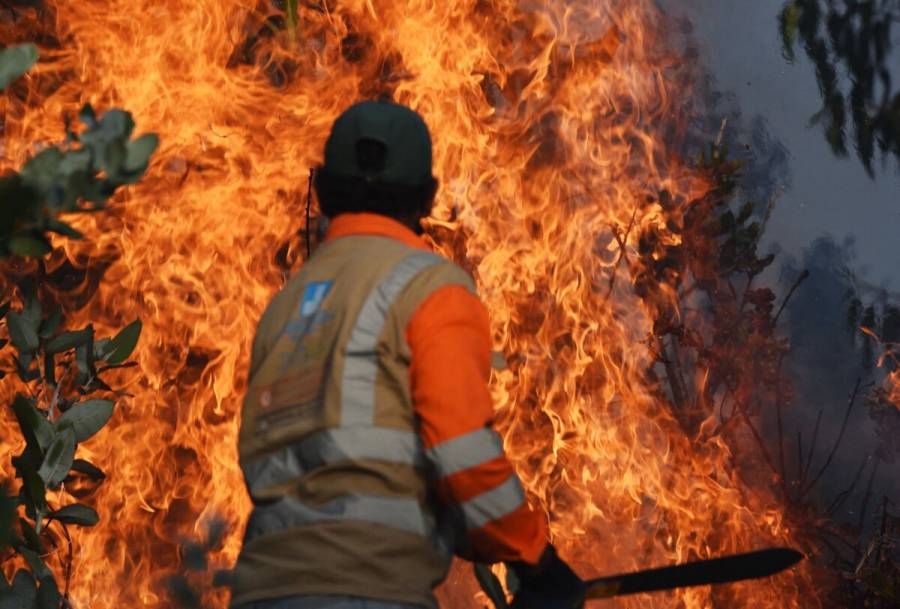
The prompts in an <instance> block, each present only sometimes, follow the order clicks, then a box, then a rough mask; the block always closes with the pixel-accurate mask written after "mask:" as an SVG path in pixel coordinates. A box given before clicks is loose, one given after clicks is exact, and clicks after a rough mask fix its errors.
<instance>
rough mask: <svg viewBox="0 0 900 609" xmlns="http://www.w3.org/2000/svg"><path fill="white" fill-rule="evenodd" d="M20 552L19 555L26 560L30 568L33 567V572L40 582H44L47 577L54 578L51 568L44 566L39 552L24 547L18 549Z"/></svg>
mask: <svg viewBox="0 0 900 609" xmlns="http://www.w3.org/2000/svg"><path fill="white" fill-rule="evenodd" d="M18 550H19V554H21V555H22V556H23V557H24V558H25V561H26V562H27V563H28V566H29V567H31V572H32V573H34V574H35V575H36V576H37V578H38V579H39V580H43V579H44V578H47V577H53V574H52V573H51V572H50V569H49V567H47V565H45V564H44V561H43V560H42V559H41V557H40V556H39V555H38V553H37V552H35V551H33V550H29V549H28V548H22V547H20V548H18Z"/></svg>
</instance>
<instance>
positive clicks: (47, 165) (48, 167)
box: [19, 147, 66, 194]
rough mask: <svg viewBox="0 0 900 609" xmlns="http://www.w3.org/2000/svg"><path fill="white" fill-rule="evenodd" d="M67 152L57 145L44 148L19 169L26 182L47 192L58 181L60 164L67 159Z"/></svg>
mask: <svg viewBox="0 0 900 609" xmlns="http://www.w3.org/2000/svg"><path fill="white" fill-rule="evenodd" d="M65 156H66V155H65V153H64V152H63V151H62V150H60V149H59V148H56V147H50V148H44V149H43V150H41V151H40V152H38V153H37V154H36V155H34V156H33V157H31V158H30V159H28V161H26V163H25V165H24V166H23V167H22V169H21V171H19V175H20V176H21V177H22V179H23V180H24V181H25V183H26V184H29V185H31V186H34V187H36V188H37V189H38V190H39V191H40V192H43V193H45V194H46V193H47V192H48V191H49V190H50V189H51V188H52V187H53V185H54V184H55V183H56V177H57V175H58V174H59V166H60V164H62V162H63V159H65Z"/></svg>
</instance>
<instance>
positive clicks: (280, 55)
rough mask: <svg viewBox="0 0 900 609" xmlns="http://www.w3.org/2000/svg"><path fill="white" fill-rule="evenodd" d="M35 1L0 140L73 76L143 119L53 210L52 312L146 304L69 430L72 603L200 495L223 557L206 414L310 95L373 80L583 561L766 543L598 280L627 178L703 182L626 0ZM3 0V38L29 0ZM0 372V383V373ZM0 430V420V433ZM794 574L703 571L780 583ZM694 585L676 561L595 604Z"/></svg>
mask: <svg viewBox="0 0 900 609" xmlns="http://www.w3.org/2000/svg"><path fill="white" fill-rule="evenodd" d="M47 4H48V5H49V6H50V7H51V11H50V15H51V16H50V17H47V16H45V17H44V18H43V19H44V20H45V21H46V20H48V19H49V20H50V21H51V25H50V26H49V27H50V29H51V30H52V31H53V32H55V38H56V40H58V44H57V43H56V42H55V40H54V38H53V37H48V36H44V37H41V38H40V39H39V40H40V41H41V42H42V44H43V50H42V57H43V60H42V63H41V64H40V66H39V69H38V70H37V72H36V75H34V76H32V77H30V80H29V81H28V82H29V86H30V87H31V93H30V94H29V95H28V97H27V99H26V100H25V103H22V101H21V100H16V98H10V99H3V100H2V101H0V104H2V108H3V111H4V113H5V116H6V127H5V142H4V144H5V152H4V154H5V158H4V159H2V168H8V167H14V166H18V165H20V164H21V163H22V162H23V160H24V159H25V158H26V157H27V156H28V154H29V153H30V152H31V150H30V148H29V143H30V142H35V141H58V140H60V139H61V138H62V135H63V133H62V128H63V127H62V122H61V120H60V117H61V116H62V115H63V114H64V113H70V114H71V113H73V112H74V111H76V110H77V108H78V107H79V106H80V105H81V104H82V103H83V102H86V101H90V102H91V103H93V104H94V106H95V107H97V108H98V109H103V108H106V107H110V106H112V105H116V106H121V107H124V108H127V109H128V110H130V111H131V112H133V113H134V115H135V119H136V121H137V124H138V126H139V129H140V130H141V131H155V132H157V133H159V135H160V138H161V142H162V145H161V149H160V152H159V153H158V154H157V157H156V162H155V163H154V165H153V167H152V168H151V171H150V175H149V176H148V178H147V179H146V180H145V181H144V182H143V183H142V184H141V185H139V186H138V187H136V188H133V189H131V190H130V191H129V192H128V193H127V195H126V196H125V197H124V200H122V201H120V202H119V203H118V204H117V205H116V206H115V208H116V210H115V211H113V212H111V213H107V214H101V215H97V216H95V217H94V216H92V217H84V218H80V219H78V220H77V226H78V228H79V229H81V230H82V231H84V232H85V233H87V234H88V236H89V239H88V242H87V244H77V243H63V244H62V245H63V247H64V248H65V256H66V257H68V258H69V259H70V260H72V261H73V262H75V264H76V266H78V267H82V266H84V265H85V264H86V263H87V261H88V258H90V257H94V258H95V261H96V260H97V259H102V260H104V261H105V264H108V265H109V266H108V269H107V271H106V274H105V276H104V280H103V285H102V286H101V288H100V290H99V292H98V294H97V295H96V297H95V298H94V300H92V301H91V304H90V305H89V306H87V307H86V308H84V309H82V310H80V311H77V312H75V311H73V312H71V313H72V315H71V319H72V323H73V324H77V323H84V322H86V321H89V320H90V321H94V322H95V325H96V326H97V330H98V332H99V333H109V332H110V331H112V330H113V329H117V328H118V327H120V326H121V325H122V324H123V322H127V321H130V320H131V319H132V318H134V317H135V316H139V317H141V318H142V319H143V320H144V323H145V326H144V335H143V339H142V341H141V344H140V345H139V347H138V350H137V352H136V354H135V359H136V360H137V361H138V362H139V363H140V368H139V370H128V371H125V372H124V373H123V374H122V378H123V379H126V380H131V382H132V384H131V385H130V386H128V387H127V389H128V391H130V392H131V393H133V394H134V396H135V397H134V398H131V399H127V400H123V401H122V402H121V403H120V404H119V406H118V411H117V414H116V416H115V417H114V420H113V422H112V423H111V424H110V428H109V429H108V430H107V431H105V432H103V433H102V434H101V435H100V436H98V437H97V438H96V439H95V440H93V441H92V442H90V443H88V445H87V446H86V447H85V449H84V451H85V457H86V458H89V459H90V460H91V461H92V462H95V463H98V464H100V465H102V466H103V468H104V469H105V470H106V471H107V472H109V473H110V474H111V475H110V479H109V480H108V481H107V482H106V484H105V485H104V486H103V487H102V489H101V490H100V491H99V492H98V494H97V495H96V496H95V497H94V500H95V502H96V505H97V506H98V509H99V511H100V513H101V515H102V517H103V521H102V522H101V524H100V525H99V526H98V527H96V528H95V529H92V530H88V531H86V532H84V533H80V534H79V535H78V537H77V539H76V542H77V552H78V555H77V558H76V563H75V564H76V569H75V572H74V576H73V593H74V601H75V606H76V607H88V606H90V607H92V608H95V609H105V608H107V607H110V608H111V607H120V606H141V607H149V608H153V607H164V606H169V605H170V601H169V600H168V599H167V598H166V596H165V594H164V592H162V590H164V588H163V586H161V585H160V581H161V579H162V578H163V577H164V576H165V575H166V574H167V573H169V572H171V571H172V570H173V569H174V568H175V565H176V563H177V551H176V545H177V543H178V542H179V541H180V539H181V538H183V537H185V536H190V535H193V534H195V533H196V532H197V531H199V530H200V529H201V528H202V523H203V521H204V519H206V518H208V517H211V516H213V515H215V514H221V515H224V516H225V517H226V518H227V519H228V520H229V521H230V522H231V523H232V524H233V525H234V529H235V530H233V533H232V535H231V536H230V537H229V538H228V541H227V543H226V544H225V547H224V548H223V549H222V550H221V552H220V553H219V554H218V556H217V558H219V559H221V561H222V563H223V564H230V563H231V562H232V561H233V560H234V558H235V557H236V555H237V551H238V549H239V544H240V530H239V529H240V528H241V526H242V525H243V521H244V518H245V517H246V515H247V513H248V511H249V501H248V500H247V498H246V496H245V493H244V491H243V482H242V480H241V477H240V474H239V471H238V469H237V460H236V450H235V447H236V422H235V415H236V412H237V410H238V408H239V405H240V400H241V398H242V395H243V391H244V387H245V374H246V365H247V360H248V354H249V343H250V340H251V338H252V334H253V331H254V329H255V323H256V320H257V319H258V317H259V315H260V314H261V312H262V309H263V307H264V306H265V305H266V303H267V302H268V300H269V298H270V297H271V296H272V294H273V293H274V292H275V291H276V290H277V289H278V287H279V286H280V284H281V281H282V279H283V276H284V273H286V272H290V270H292V269H296V267H297V265H298V264H299V263H300V255H301V254H300V252H301V251H302V241H300V240H299V239H298V237H297V233H298V230H300V229H302V227H303V202H304V200H305V190H306V176H307V168H308V167H310V166H311V165H314V164H315V163H316V162H317V161H318V160H319V155H320V151H321V149H322V144H323V142H324V138H325V137H326V135H327V131H328V128H329V126H330V123H331V121H332V120H333V119H334V117H335V116H336V115H337V114H338V113H339V112H340V111H341V110H342V109H343V108H344V107H346V106H347V105H348V104H349V103H350V102H351V101H352V100H355V99H358V98H360V97H372V96H377V95H380V94H389V95H392V96H393V98H394V99H396V100H397V101H400V102H403V103H407V104H409V105H410V106H412V107H413V108H416V109H417V110H418V111H420V112H421V113H422V114H423V115H424V116H425V118H426V120H427V121H428V123H429V125H430V126H431V127H432V130H433V133H434V140H435V145H436V151H435V162H436V168H435V172H436V174H437V176H438V177H439V178H440V179H441V180H442V189H441V191H440V194H439V202H438V209H437V211H436V213H435V220H434V221H433V225H432V226H431V229H432V234H433V235H434V237H435V241H436V244H437V246H438V247H439V248H440V249H441V250H442V251H443V252H444V253H446V254H448V255H451V256H453V257H454V258H456V259H457V260H460V261H462V262H463V263H464V264H465V265H466V266H467V267H468V268H470V269H472V271H473V272H474V273H475V275H476V276H477V279H478V282H479V285H480V286H481V292H482V295H483V297H484V298H485V300H486V302H487V303H488V305H489V308H490V310H491V313H492V316H493V324H494V326H493V328H494V335H495V342H496V348H497V349H499V350H502V351H503V352H504V353H505V354H506V356H507V359H508V360H509V367H508V369H506V370H504V371H501V372H498V373H497V375H496V377H495V382H494V385H493V388H494V395H495V398H496V403H497V410H498V420H499V423H500V425H501V427H502V430H503V432H504V434H505V437H506V442H507V447H508V449H509V452H510V454H511V458H512V459H513V461H514V462H515V464H516V466H517V467H518V469H519V471H520V473H521V475H522V478H523V480H524V482H525V484H526V486H527V487H528V488H529V489H530V490H531V491H532V492H533V493H534V495H533V498H534V500H535V501H537V502H540V503H541V505H543V507H544V508H545V509H546V510H547V511H548V513H549V514H550V515H551V522H552V530H553V533H554V537H555V541H556V543H557V544H558V545H559V546H560V548H561V550H562V553H563V554H564V555H565V556H567V557H570V558H572V559H573V560H574V563H575V565H576V567H577V568H578V569H579V570H580V571H581V572H582V574H583V575H585V576H594V575H598V574H600V573H604V572H613V571H625V570H631V569H634V568H640V567H647V566H652V565H657V564H663V563H669V562H673V561H677V560H687V559H690V558H692V557H698V556H702V557H705V556H711V555H717V554H721V553H725V552H732V551H741V550H749V549H754V548H757V547H760V546H763V545H769V544H772V543H780V544H788V543H790V536H789V532H788V531H787V530H786V529H785V527H784V525H783V520H784V515H783V513H782V511H781V509H780V507H779V505H778V504H777V502H775V501H774V500H773V499H771V498H769V497H766V496H762V495H759V494H754V493H752V492H750V491H749V490H748V489H747V488H746V487H744V486H743V485H742V483H741V482H740V480H739V479H738V476H737V474H735V473H734V471H733V468H732V467H731V466H730V465H729V451H728V450H727V448H726V447H725V446H724V445H722V444H719V443H716V442H712V441H710V442H707V443H703V444H692V442H691V441H690V440H689V439H688V438H687V437H685V436H684V435H683V432H681V431H680V429H679V428H678V426H677V424H675V422H674V420H673V419H672V417H671V416H670V415H669V414H668V413H667V409H666V408H665V405H664V403H663V402H662V400H661V398H660V395H659V393H658V391H657V388H656V386H655V385H654V383H653V382H651V381H650V380H649V379H648V378H647V374H646V370H647V368H648V366H649V365H651V363H652V356H651V354H650V353H649V352H648V349H647V348H646V347H645V345H644V343H643V342H642V341H644V339H646V337H647V336H648V335H649V334H650V333H651V330H652V328H651V326H652V322H651V319H650V316H649V315H648V313H647V311H646V310H645V306H646V305H645V303H643V302H642V301H641V300H640V299H638V298H637V297H636V296H635V295H634V294H633V293H632V289H631V285H630V282H629V281H628V279H627V277H623V278H621V280H620V281H617V282H616V283H615V287H614V289H613V290H612V292H611V294H610V295H609V298H607V297H606V290H607V286H608V285H609V283H610V276H611V273H614V272H615V269H616V267H617V262H618V258H619V249H620V248H619V245H618V242H617V239H616V238H615V237H614V234H613V227H618V229H617V232H620V233H624V232H625V228H626V227H628V226H629V225H631V224H632V223H633V225H634V227H635V230H633V231H631V232H630V233H629V234H628V237H627V246H628V248H629V249H630V248H632V247H633V246H635V245H636V240H637V238H636V235H637V234H639V232H640V230H639V229H640V228H643V227H647V226H650V225H655V226H657V227H659V228H660V230H662V231H664V232H665V226H666V220H667V216H666V213H667V212H666V210H665V209H664V208H663V207H662V206H661V205H659V204H658V203H653V204H647V202H646V198H647V195H648V194H651V195H655V194H656V193H658V192H660V191H661V190H664V189H665V190H667V191H668V192H669V193H671V194H672V202H671V207H672V208H677V207H679V206H683V205H684V204H686V202H688V201H689V200H691V199H692V198H694V197H696V196H698V195H700V194H702V192H703V191H704V189H705V188H706V185H705V184H704V183H703V182H702V181H701V180H700V179H698V178H697V177H695V176H694V175H693V174H692V173H691V171H690V170H689V169H688V168H687V167H686V166H684V165H683V164H681V163H680V162H679V161H678V160H676V159H675V157H674V155H673V154H672V153H671V151H670V150H668V149H667V148H666V146H667V141H668V140H670V139H671V138H670V136H669V134H671V133H673V132H677V131H678V128H677V126H678V125H679V124H681V122H682V121H683V120H684V118H685V117H683V116H680V114H679V113H680V112H681V108H682V107H683V101H684V97H685V96H686V95H688V94H689V92H688V91H685V90H683V89H682V88H681V87H680V86H679V83H678V80H677V70H678V66H679V58H678V57H676V56H673V55H672V54H670V53H668V52H667V51H666V50H665V48H664V45H663V40H662V35H661V32H662V28H664V27H665V23H663V22H662V21H661V16H660V15H659V14H658V13H657V12H656V9H655V8H654V5H653V2H651V1H650V0H605V1H603V2H587V1H583V2H575V1H558V2H549V3H546V5H545V3H539V2H520V1H518V0H515V1H514V0H499V1H493V2H486V1H483V0H477V1H476V0H469V1H451V0H445V1H443V2H422V1H418V0H417V1H412V2H403V3H401V2H387V1H377V0H367V1H363V0H355V1H340V2H336V1H330V2H327V3H324V4H323V5H322V8H321V9H319V10H316V9H314V8H309V7H306V8H304V6H306V5H309V6H313V5H315V3H301V15H300V25H299V30H298V32H297V34H296V36H295V37H294V38H293V40H292V39H291V37H289V36H287V35H286V34H285V33H284V32H283V31H282V30H281V29H280V27H279V23H278V21H277V20H273V19H269V18H268V17H267V12H266V7H267V6H268V3H267V2H264V1H261V2H256V1H254V0H230V1H222V0H128V1H127V2H126V1H125V0H77V1H72V0H70V1H65V0H51V1H50V2H48V3H47ZM4 19H6V21H4V22H3V27H4V30H3V34H2V36H3V41H4V42H11V41H12V40H13V39H14V38H16V39H25V38H32V39H33V38H35V37H36V35H35V32H38V31H46V28H47V24H46V23H45V22H39V19H40V18H39V17H37V16H36V15H35V14H34V13H27V12H26V13H24V14H23V15H21V16H20V17H19V19H18V21H16V22H15V23H13V25H12V27H10V21H9V18H8V17H4ZM13 29H14V30H15V31H13ZM671 238H672V240H673V242H674V241H675V240H676V236H675V235H671ZM59 262H61V261H60V260H57V263H59ZM619 273H621V274H623V275H625V274H627V268H626V267H625V266H624V265H623V266H622V267H621V268H619ZM122 312H125V313H123V314H124V318H123V317H120V313H122ZM13 392H14V387H12V386H10V385H9V384H6V385H4V387H3V390H2V392H0V398H2V399H3V400H6V401H8V400H9V396H10V395H11V394H12V393H13ZM3 416H4V417H8V415H7V414H4V415H3ZM11 424H12V423H11V421H10V420H9V419H8V418H6V419H4V421H3V425H11ZM20 448H21V447H20V446H16V445H10V444H9V443H7V442H4V444H3V446H2V448H0V462H2V463H4V464H8V463H9V457H10V455H11V454H13V453H15V452H16V451H18V450H20ZM51 564H53V563H52V561H51ZM452 581H454V582H457V583H455V584H453V585H454V587H453V588H449V587H448V588H445V589H444V592H443V596H444V598H445V599H450V598H451V597H452V599H453V600H452V601H447V600H445V603H444V604H445V606H447V607H453V608H454V609H457V608H464V607H465V606H470V607H476V606H477V607H481V606H483V602H476V601H475V600H474V592H475V591H474V588H472V584H471V583H470V582H468V581H466V582H465V583H459V582H460V581H462V580H460V577H459V574H455V575H454V578H453V580H452ZM799 582H800V579H799V576H798V575H796V574H794V575H783V576H780V577H777V578H773V579H771V580H766V581H763V582H758V583H753V584H740V585H735V586H733V587H730V588H728V589H725V590H720V591H717V592H715V598H716V599H717V600H716V602H717V605H718V606H728V607H754V608H759V609H765V608H772V609H775V608H777V609H783V608H786V607H799V606H800V603H801V600H800V599H801V595H800V592H799V589H800V583H799ZM464 586H465V587H464ZM214 602H215V604H216V606H219V607H221V606H223V605H224V603H225V597H224V596H217V597H216V598H215V599H214ZM713 602H714V601H713V593H712V592H710V590H709V589H696V590H691V591H683V592H678V593H673V594H669V595H657V596H654V597H653V598H652V600H651V599H649V597H638V598H637V599H631V600H625V601H619V604H618V605H616V604H615V603H613V604H611V605H610V606H621V607H639V606H640V607H687V608H701V607H712V606H713ZM804 602H806V604H805V605H804V606H809V602H812V601H809V599H804Z"/></svg>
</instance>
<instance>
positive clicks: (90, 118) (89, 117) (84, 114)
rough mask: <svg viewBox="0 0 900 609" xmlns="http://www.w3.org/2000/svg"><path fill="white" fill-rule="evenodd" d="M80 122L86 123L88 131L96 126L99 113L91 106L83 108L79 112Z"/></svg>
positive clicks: (87, 105) (86, 105)
mask: <svg viewBox="0 0 900 609" xmlns="http://www.w3.org/2000/svg"><path fill="white" fill-rule="evenodd" d="M78 120H80V121H81V122H82V123H84V124H85V126H86V127H88V129H90V128H92V127H94V126H96V124H97V113H96V112H95V111H94V107H93V106H92V105H90V104H85V105H84V106H82V107H81V110H79V112H78Z"/></svg>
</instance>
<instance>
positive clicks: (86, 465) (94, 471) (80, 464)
mask: <svg viewBox="0 0 900 609" xmlns="http://www.w3.org/2000/svg"><path fill="white" fill-rule="evenodd" d="M72 471H75V472H78V473H79V474H84V475H85V476H87V477H88V478H91V479H92V480H104V479H105V478H106V474H105V473H104V472H103V470H102V469H100V468H99V467H97V466H96V465H94V464H93V463H91V462H90V461H85V460H84V459H75V461H73V462H72Z"/></svg>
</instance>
